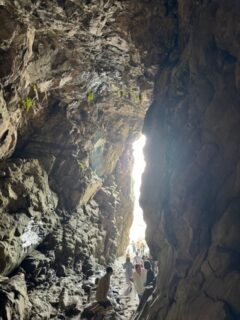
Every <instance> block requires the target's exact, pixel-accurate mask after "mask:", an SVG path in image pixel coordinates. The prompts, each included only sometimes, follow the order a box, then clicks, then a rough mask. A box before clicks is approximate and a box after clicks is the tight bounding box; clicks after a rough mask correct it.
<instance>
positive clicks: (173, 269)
mask: <svg viewBox="0 0 240 320" xmlns="http://www.w3.org/2000/svg"><path fill="white" fill-rule="evenodd" d="M159 2H161V1H159ZM162 3H165V4H166V2H165V1H162ZM170 3H171V6H170ZM156 6H157V1H156ZM165 7H166V10H165V12H164V13H163V11H162V15H161V17H159V19H158V23H159V26H160V27H159V30H160V33H159V38H161V41H163V42H166V43H170V44H172V46H171V48H170V50H169V51H168V52H165V60H164V61H162V63H161V68H160V71H159V74H158V76H157V80H156V85H155V90H154V101H153V103H152V104H151V107H150V109H149V110H148V112H147V115H146V119H145V124H144V132H145V134H146V135H147V144H146V147H145V156H146V161H147V166H146V170H145V173H144V178H143V186H142V193H141V204H142V207H143V209H144V216H145V219H146V222H147V241H148V244H149V246H150V249H151V252H152V254H153V255H154V256H155V258H157V259H158V260H159V263H160V269H159V278H158V281H157V287H156V289H155V292H154V294H153V296H152V299H151V300H149V301H148V302H147V304H146V306H145V308H144V310H142V311H141V312H140V314H139V315H138V316H136V319H144V320H147V319H148V320H150V319H151V320H157V319H161V320H163V319H165V320H176V319H177V320H183V319H184V320H187V319H189V320H192V319H196V320H197V319H199V320H202V319H204V320H208V319H209V320H210V319H239V318H240V303H239V298H238V297H239V296H240V272H239V270H240V251H239V244H240V235H239V227H240V214H239V209H240V184H239V168H240V162H239V161H240V149H239V146H240V130H239V123H240V109H239V105H240V91H239V89H240V87H239V76H240V73H239V63H240V60H239V59H240V45H239V34H240V24H239V14H238V13H239V12H240V4H239V1H187V0H183V1H171V2H170V1H169V8H168V9H167V6H166V5H165ZM169 24H170V25H171V28H170V29H171V30H172V31H171V32H169V33H168V32H165V33H164V32H161V30H162V31H164V30H165V28H166V26H169ZM152 27H153V26H152ZM153 235H154V236H153Z"/></svg>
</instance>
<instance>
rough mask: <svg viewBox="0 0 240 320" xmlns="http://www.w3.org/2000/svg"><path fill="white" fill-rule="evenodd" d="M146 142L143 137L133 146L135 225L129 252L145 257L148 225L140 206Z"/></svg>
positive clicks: (131, 230) (131, 232)
mask: <svg viewBox="0 0 240 320" xmlns="http://www.w3.org/2000/svg"><path fill="white" fill-rule="evenodd" d="M145 142H146V137H145V136H144V135H141V136H140V137H139V138H138V139H137V140H136V141H135V142H134V143H133V145H132V147H133V161H134V162H133V169H132V180H133V193H134V208H133V223H132V226H131V229H130V243H129V246H128V251H129V253H131V254H134V253H135V252H136V251H139V253H140V254H141V255H142V256H143V255H146V254H147V253H148V248H147V246H146V241H145V230H146V224H145V221H144V219H143V211H142V208H141V207H140V204H139V198H140V188H141V182H142V173H143V171H144V168H145V165H146V163H145V160H144V155H143V148H144V145H145Z"/></svg>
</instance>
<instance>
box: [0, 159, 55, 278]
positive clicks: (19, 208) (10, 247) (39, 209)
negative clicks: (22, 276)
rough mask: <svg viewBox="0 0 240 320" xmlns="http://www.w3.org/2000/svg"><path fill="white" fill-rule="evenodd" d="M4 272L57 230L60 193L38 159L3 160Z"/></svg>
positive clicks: (0, 238)
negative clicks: (52, 190)
mask: <svg viewBox="0 0 240 320" xmlns="http://www.w3.org/2000/svg"><path fill="white" fill-rule="evenodd" d="M0 177H1V180H0V186H1V188H0V202H1V208H0V273H1V274H2V275H7V274H9V273H10V272H11V271H12V270H13V269H14V268H16V267H17V266H18V265H19V264H20V263H21V261H22V260H23V259H24V258H25V257H26V256H27V255H28V254H29V252H31V250H33V248H35V247H36V246H38V245H39V244H40V243H41V242H42V241H43V239H44V238H45V236H46V235H47V234H48V233H49V232H51V231H52V230H53V227H54V225H55V224H56V222H57V219H58V218H57V216H56V213H55V211H54V210H55V208H56V205H57V199H56V196H55V195H54V194H53V193H52V192H51V190H50V189H49V186H48V177H47V175H46V173H45V172H44V171H43V170H42V168H41V167H40V166H39V163H38V161H37V160H30V161H27V160H25V161H24V160H12V161H7V162H3V163H0Z"/></svg>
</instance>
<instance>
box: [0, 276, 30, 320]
mask: <svg viewBox="0 0 240 320" xmlns="http://www.w3.org/2000/svg"><path fill="white" fill-rule="evenodd" d="M0 299H1V307H0V317H1V319H3V320H17V319H19V320H26V319H29V318H28V317H29V311H30V303H29V299H28V294H27V287H26V283H25V279H24V274H22V273H21V274H18V275H16V276H14V277H12V278H11V279H8V278H7V279H4V280H2V279H1V278H0Z"/></svg>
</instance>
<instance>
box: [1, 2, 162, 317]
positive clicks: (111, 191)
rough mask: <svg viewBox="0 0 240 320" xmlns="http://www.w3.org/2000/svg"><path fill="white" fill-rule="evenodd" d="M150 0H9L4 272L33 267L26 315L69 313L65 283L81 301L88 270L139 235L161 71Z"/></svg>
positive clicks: (5, 7) (4, 15) (4, 66)
mask: <svg viewBox="0 0 240 320" xmlns="http://www.w3.org/2000/svg"><path fill="white" fill-rule="evenodd" d="M141 6H142V4H140V5H139V4H138V3H137V2H136V3H135V4H134V3H133V2H132V1H126V2H124V3H123V2H122V1H113V0H110V1H107V2H106V1H75V0H64V1H60V0H54V1H31V0H26V1H10V0H2V1H0V26H1V28H0V83H1V87H0V158H1V160H2V162H1V164H0V185H1V191H0V192H1V199H0V201H1V209H0V214H1V215H0V230H1V235H0V237H1V238H0V275H2V276H9V280H6V279H5V278H3V280H2V279H0V283H3V288H2V290H3V292H4V290H6V291H7V292H9V295H10V296H11V295H12V293H11V292H10V289H11V288H10V287H9V288H10V289H9V288H8V283H9V281H11V277H12V276H13V274H16V276H17V271H19V272H21V273H22V272H23V273H25V278H26V284H27V288H28V296H26V299H25V298H24V300H25V302H24V306H23V307H22V308H23V309H24V310H25V309H26V312H27V313H26V314H25V311H21V312H22V313H21V315H20V311H19V312H18V311H16V312H15V313H16V317H17V318H19V319H20V318H21V319H27V318H30V319H31V318H32V319H48V318H50V317H53V316H56V317H57V316H58V315H59V316H60V315H61V316H63V314H64V312H65V310H64V309H66V310H67V308H68V306H67V305H66V303H65V302H64V301H65V300H68V299H65V293H64V292H65V291H64V292H62V290H63V289H64V287H65V289H67V290H68V291H69V292H70V293H69V292H68V294H69V295H70V296H71V295H72V296H73V297H75V295H77V294H78V296H79V301H80V302H81V301H82V298H81V296H82V295H83V290H80V289H81V281H82V280H83V278H86V277H89V276H91V275H92V274H93V272H94V270H93V268H94V266H95V265H96V263H102V264H106V263H112V262H113V261H114V259H115V258H116V256H117V255H121V254H123V253H124V250H125V248H126V246H127V244H128V233H129V229H130V226H131V221H132V207H133V199H132V190H131V177H130V172H131V166H132V153H131V144H132V142H133V141H134V140H135V139H136V138H137V137H138V135H139V134H140V131H141V127H142V123H143V118H144V115H145V112H146V109H147V107H148V105H149V101H150V96H151V92H152V87H153V77H154V74H155V73H156V67H154V66H153V64H152V63H151V64H148V65H145V63H144V59H143V58H141V57H142V56H144V53H143V51H142V49H141V50H140V49H139V47H138V46H137V45H136V44H135V40H134V39H132V32H134V33H135V31H134V23H133V20H134V19H136V21H138V23H139V17H140V15H141ZM12 272H13V273H12ZM63 279H64V280H63ZM5 280H6V281H5ZM4 281H5V282H4ZM22 281H23V282H24V281H25V280H24V278H23V279H22ZM68 282H69V285H66V284H67V283H68ZM78 282H79V286H80V288H79V287H77V289H76V290H75V289H74V290H73V289H72V288H73V287H74V286H75V287H76V283H78ZM56 283H57V285H56ZM22 296H24V295H22ZM11 297H12V296H11ZM15 298H16V297H15V296H14V294H13V297H12V298H11V299H12V300H11V301H12V304H14V301H15V300H16V303H15V304H16V305H17V304H18V302H17V298H16V299H15ZM9 299H10V298H9ZM9 299H5V300H4V305H3V307H2V306H1V307H2V308H3V311H2V312H3V314H4V315H3V316H2V317H3V318H4V319H5V318H6V319H11V317H12V316H11V314H10V313H9V312H10V311H9V308H10V307H9ZM14 299H15V300H14ZM28 300H29V301H30V304H29V301H28ZM70 300H71V297H70ZM85 302H86V301H85ZM21 304H22V303H21ZM10 309H11V308H10ZM11 312H12V314H13V313H14V312H13V311H11Z"/></svg>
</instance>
